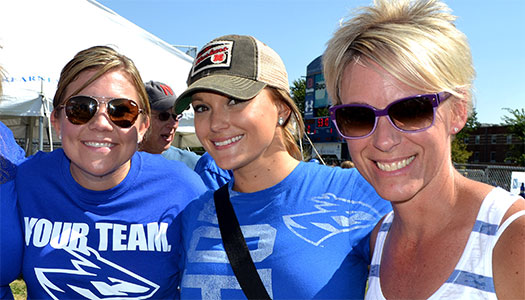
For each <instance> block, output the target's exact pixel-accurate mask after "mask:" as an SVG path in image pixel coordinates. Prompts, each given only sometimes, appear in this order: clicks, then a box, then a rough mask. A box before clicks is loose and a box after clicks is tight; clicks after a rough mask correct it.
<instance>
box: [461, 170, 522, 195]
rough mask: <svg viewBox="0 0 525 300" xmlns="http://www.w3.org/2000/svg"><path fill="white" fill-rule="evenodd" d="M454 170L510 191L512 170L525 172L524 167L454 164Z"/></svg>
mask: <svg viewBox="0 0 525 300" xmlns="http://www.w3.org/2000/svg"><path fill="white" fill-rule="evenodd" d="M454 167H456V170H458V172H460V173H461V174H463V176H465V177H467V178H470V179H472V180H476V181H480V182H484V183H486V184H490V185H493V186H499V187H501V188H504V189H506V190H507V191H510V184H511V178H512V172H525V167H515V166H496V165H474V164H456V163H454Z"/></svg>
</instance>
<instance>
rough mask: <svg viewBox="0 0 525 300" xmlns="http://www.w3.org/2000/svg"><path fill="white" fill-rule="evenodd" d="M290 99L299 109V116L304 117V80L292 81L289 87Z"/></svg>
mask: <svg viewBox="0 0 525 300" xmlns="http://www.w3.org/2000/svg"><path fill="white" fill-rule="evenodd" d="M290 91H291V94H292V99H293V100H294V102H295V104H296V105H297V107H298V108H299V111H300V112H301V115H302V116H303V117H304V99H305V97H306V79H304V78H299V79H296V80H294V81H293V83H292V86H291V87H290Z"/></svg>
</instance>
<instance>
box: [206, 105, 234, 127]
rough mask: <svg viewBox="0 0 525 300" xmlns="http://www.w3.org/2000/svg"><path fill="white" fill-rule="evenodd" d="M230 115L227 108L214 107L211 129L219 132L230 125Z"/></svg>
mask: <svg viewBox="0 0 525 300" xmlns="http://www.w3.org/2000/svg"><path fill="white" fill-rule="evenodd" d="M229 124H230V115H229V113H228V112H227V110H218V109H212V110H211V116H210V130H211V131H213V132H219V131H221V130H224V129H226V128H228V127H229Z"/></svg>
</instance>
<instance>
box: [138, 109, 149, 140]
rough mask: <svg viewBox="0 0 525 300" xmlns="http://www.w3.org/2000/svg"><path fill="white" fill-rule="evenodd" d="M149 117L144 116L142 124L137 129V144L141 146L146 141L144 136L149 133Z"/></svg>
mask: <svg viewBox="0 0 525 300" xmlns="http://www.w3.org/2000/svg"><path fill="white" fill-rule="evenodd" d="M149 122H150V119H149V116H147V115H144V120H143V121H142V122H140V124H139V126H138V128H137V134H138V136H137V144H140V143H141V142H142V141H143V140H144V136H145V135H146V132H148V128H149V125H150V124H149Z"/></svg>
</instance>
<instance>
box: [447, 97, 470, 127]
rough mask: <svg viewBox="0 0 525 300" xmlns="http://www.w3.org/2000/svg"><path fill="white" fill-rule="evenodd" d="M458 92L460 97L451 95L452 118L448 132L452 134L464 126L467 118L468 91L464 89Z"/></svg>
mask: <svg viewBox="0 0 525 300" xmlns="http://www.w3.org/2000/svg"><path fill="white" fill-rule="evenodd" d="M460 93H461V95H462V98H458V97H455V96H451V97H454V98H453V99H451V100H453V102H452V105H451V107H452V118H451V122H450V125H451V126H450V133H451V134H454V135H455V134H457V133H458V132H459V131H460V130H461V129H463V127H465V124H466V123H467V119H468V112H469V109H468V107H469V100H470V93H469V92H465V91H460Z"/></svg>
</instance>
